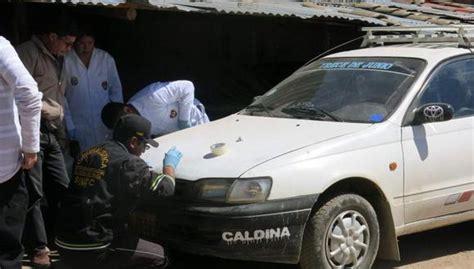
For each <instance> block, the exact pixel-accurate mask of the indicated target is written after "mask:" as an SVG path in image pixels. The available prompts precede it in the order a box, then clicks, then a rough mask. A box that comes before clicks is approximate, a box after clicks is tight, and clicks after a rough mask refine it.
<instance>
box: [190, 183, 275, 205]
mask: <svg viewBox="0 0 474 269" xmlns="http://www.w3.org/2000/svg"><path fill="white" fill-rule="evenodd" d="M271 187H272V179H271V178H269V177H262V178H242V179H203V180H200V181H199V183H198V190H199V191H198V195H197V196H198V198H199V199H203V200H209V201H220V202H226V203H255V202H263V201H265V200H266V199H267V197H268V195H269V194H270V189H271Z"/></svg>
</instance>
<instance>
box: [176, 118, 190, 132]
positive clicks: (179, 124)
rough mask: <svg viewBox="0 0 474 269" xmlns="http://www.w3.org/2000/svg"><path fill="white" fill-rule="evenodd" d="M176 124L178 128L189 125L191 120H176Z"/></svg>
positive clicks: (181, 128) (184, 127)
mask: <svg viewBox="0 0 474 269" xmlns="http://www.w3.org/2000/svg"><path fill="white" fill-rule="evenodd" d="M178 126H179V129H180V130H183V129H186V128H189V127H191V122H189V121H188V120H178Z"/></svg>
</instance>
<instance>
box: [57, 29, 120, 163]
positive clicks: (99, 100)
mask: <svg viewBox="0 0 474 269" xmlns="http://www.w3.org/2000/svg"><path fill="white" fill-rule="evenodd" d="M64 65H65V72H66V76H67V86H66V94H65V96H66V100H67V102H66V104H67V105H66V106H65V119H66V127H67V130H68V136H69V139H70V140H75V141H77V142H78V143H79V148H80V151H84V150H86V149H87V148H89V147H92V146H94V145H96V144H99V143H102V142H104V141H105V140H107V139H108V138H110V137H109V136H110V134H111V132H110V130H109V129H108V128H107V127H106V126H105V125H104V124H103V123H102V121H101V118H100V113H101V110H102V107H104V105H106V104H107V103H109V102H123V96H122V84H121V83H120V79H119V75H118V72H117V67H116V66H115V61H114V58H113V57H112V56H111V55H110V54H108V53H107V52H106V51H104V50H101V49H98V48H96V47H95V38H94V36H93V34H91V33H88V32H85V33H83V34H80V35H79V36H78V39H77V40H76V43H75V44H74V50H72V51H70V52H69V53H68V54H67V55H66V57H65V59H64ZM71 150H73V148H71ZM71 153H73V155H75V154H74V152H71Z"/></svg>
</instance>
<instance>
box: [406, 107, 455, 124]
mask: <svg viewBox="0 0 474 269" xmlns="http://www.w3.org/2000/svg"><path fill="white" fill-rule="evenodd" d="M453 116H454V109H453V107H452V106H451V105H450V104H446V103H430V104H425V105H422V106H421V107H418V108H417V109H415V117H414V119H413V122H412V124H413V125H420V124H423V123H427V122H439V121H448V120H450V119H452V118H453Z"/></svg>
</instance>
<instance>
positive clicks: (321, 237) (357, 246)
mask: <svg viewBox="0 0 474 269" xmlns="http://www.w3.org/2000/svg"><path fill="white" fill-rule="evenodd" d="M379 237H380V232H379V224H378V221H377V215H376V213H375V210H374V208H373V207H372V205H371V204H370V203H369V202H368V201H367V200H366V199H364V198H363V197H361V196H359V195H356V194H343V195H339V196H336V197H334V198H332V199H331V200H329V201H328V202H326V203H325V204H324V205H323V206H321V207H320V208H319V209H318V210H317V211H316V212H315V213H314V214H313V215H312V217H311V218H310V219H309V221H308V223H307V225H306V229H305V234H304V239H303V244H302V249H301V258H300V267H301V268H302V269H322V268H324V269H326V268H363V269H366V268H371V267H372V264H373V263H374V260H375V257H376V255H377V251H378V248H379ZM331 254H333V255H331ZM354 263H356V264H354Z"/></svg>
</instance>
